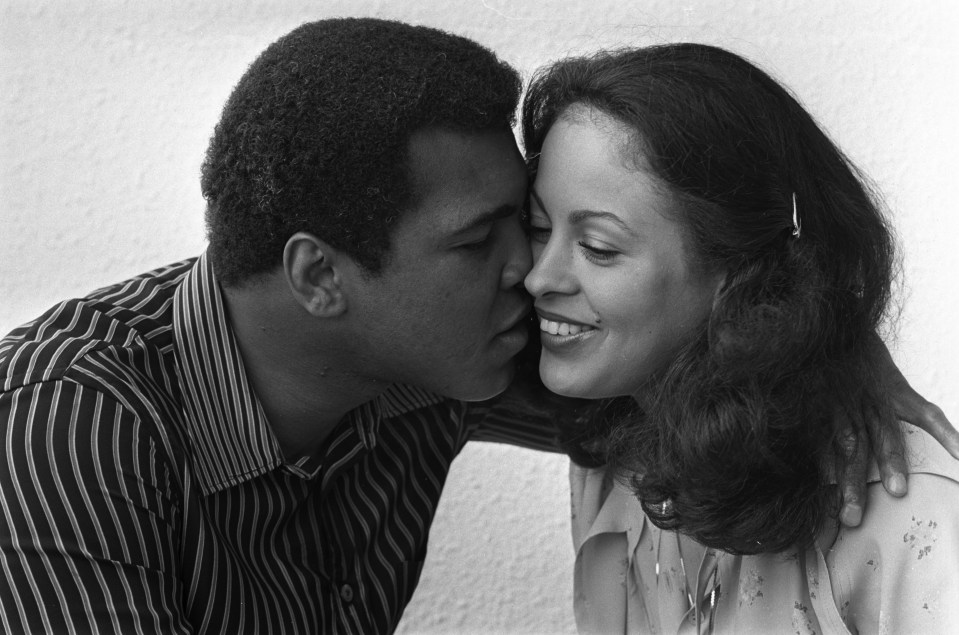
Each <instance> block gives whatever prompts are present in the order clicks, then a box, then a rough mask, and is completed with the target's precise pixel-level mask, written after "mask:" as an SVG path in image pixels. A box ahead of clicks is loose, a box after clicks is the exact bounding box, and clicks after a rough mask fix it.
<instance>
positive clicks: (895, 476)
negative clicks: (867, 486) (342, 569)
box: [876, 434, 909, 496]
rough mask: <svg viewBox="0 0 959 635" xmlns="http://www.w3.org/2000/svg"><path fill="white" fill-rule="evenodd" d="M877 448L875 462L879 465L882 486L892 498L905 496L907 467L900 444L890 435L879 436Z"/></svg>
mask: <svg viewBox="0 0 959 635" xmlns="http://www.w3.org/2000/svg"><path fill="white" fill-rule="evenodd" d="M878 446H879V449H878V452H877V453H876V461H877V462H878V463H879V477H880V478H881V479H882V486H883V487H885V488H886V491H887V492H889V493H890V494H892V495H893V496H905V495H906V490H907V486H906V479H907V478H908V475H909V465H908V464H907V463H906V455H905V453H904V451H903V447H902V444H901V443H899V442H898V439H897V438H896V437H895V436H893V435H891V434H881V435H880V437H879V444H878Z"/></svg>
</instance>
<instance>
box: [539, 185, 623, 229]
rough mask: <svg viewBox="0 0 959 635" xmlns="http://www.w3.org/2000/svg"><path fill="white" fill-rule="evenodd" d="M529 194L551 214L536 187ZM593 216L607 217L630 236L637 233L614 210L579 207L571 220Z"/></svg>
mask: <svg viewBox="0 0 959 635" xmlns="http://www.w3.org/2000/svg"><path fill="white" fill-rule="evenodd" d="M529 195H530V196H531V197H532V198H533V199H534V200H535V201H536V204H537V205H539V208H540V209H541V210H543V213H544V214H546V216H549V210H548V209H546V206H545V205H543V199H541V198H540V197H539V193H538V192H537V191H536V188H533V187H531V188H529ZM591 218H602V219H606V220H608V221H611V222H613V223H614V224H616V225H617V226H619V227H620V228H621V229H622V230H623V231H624V232H626V233H627V234H629V235H630V236H636V235H637V234H636V232H635V231H633V229H632V228H631V227H630V226H629V225H627V224H626V223H624V222H623V219H621V218H620V217H619V216H617V215H616V214H614V213H612V212H603V211H598V210H592V209H578V210H575V211H572V212H570V213H569V222H570V224H571V225H577V224H579V223H583V222H586V221H587V220H589V219H591Z"/></svg>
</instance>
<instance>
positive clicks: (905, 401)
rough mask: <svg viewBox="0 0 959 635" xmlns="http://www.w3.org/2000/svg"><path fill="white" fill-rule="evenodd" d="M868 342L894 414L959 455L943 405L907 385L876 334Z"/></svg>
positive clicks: (956, 435) (957, 441) (957, 439)
mask: <svg viewBox="0 0 959 635" xmlns="http://www.w3.org/2000/svg"><path fill="white" fill-rule="evenodd" d="M869 346H870V348H871V349H872V353H873V355H875V359H876V361H877V364H878V365H879V366H880V367H882V368H883V369H884V372H885V373H886V381H888V385H889V388H890V393H891V397H892V405H893V407H894V408H895V410H896V415H897V416H898V417H899V418H900V419H902V420H903V421H906V422H908V423H911V424H912V425H914V426H916V427H917V428H921V429H922V430H925V431H926V432H928V433H929V434H930V435H931V436H932V437H933V438H934V439H935V440H936V441H938V442H939V443H940V445H942V447H944V448H946V450H947V451H948V452H949V454H951V455H952V456H953V457H954V458H956V459H959V431H957V430H956V429H955V427H953V425H952V424H951V423H949V420H948V419H947V418H946V415H945V413H944V412H943V411H942V408H940V407H939V406H937V405H935V404H934V403H931V402H929V401H927V400H926V398H925V397H923V396H922V395H920V394H919V393H918V392H916V391H915V389H913V387H912V386H911V385H909V382H908V381H907V380H906V378H905V377H904V376H903V374H902V372H901V371H900V370H899V367H898V366H896V363H895V362H894V361H893V359H892V355H891V354H890V353H889V347H887V346H886V344H885V343H884V342H883V341H882V340H881V339H880V338H879V337H878V336H875V335H874V336H873V337H872V339H871V341H870V343H869ZM884 483H885V481H884Z"/></svg>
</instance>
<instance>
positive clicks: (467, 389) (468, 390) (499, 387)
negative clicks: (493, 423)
mask: <svg viewBox="0 0 959 635" xmlns="http://www.w3.org/2000/svg"><path fill="white" fill-rule="evenodd" d="M515 375H516V369H515V368H514V367H513V364H512V363H510V364H508V365H507V366H506V367H504V368H503V369H501V370H499V371H498V372H496V373H492V374H487V375H484V376H483V377H482V379H481V380H479V381H477V380H475V379H474V380H473V381H470V380H468V379H465V380H463V381H462V382H460V383H459V384H458V385H457V386H451V387H450V388H449V389H448V390H446V391H443V395H444V396H445V397H449V398H451V399H456V400H459V401H486V400H488V399H492V398H494V397H497V396H499V395H501V394H502V393H503V392H504V391H505V390H506V389H507V388H509V385H510V383H511V382H512V381H513V377H514V376H515Z"/></svg>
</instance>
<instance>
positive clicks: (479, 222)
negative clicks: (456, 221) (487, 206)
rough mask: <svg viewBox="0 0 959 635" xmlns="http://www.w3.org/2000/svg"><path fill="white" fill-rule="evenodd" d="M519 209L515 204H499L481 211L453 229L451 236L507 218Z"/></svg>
mask: <svg viewBox="0 0 959 635" xmlns="http://www.w3.org/2000/svg"><path fill="white" fill-rule="evenodd" d="M518 211H519V207H517V206H516V205H500V206H499V207H497V208H496V209H492V210H489V211H488V212H483V213H481V214H477V215H476V216H474V217H473V218H471V219H469V221H467V222H466V224H464V225H463V226H462V227H458V228H456V229H455V230H454V231H453V234H452V235H453V236H454V237H455V236H459V235H460V234H465V233H467V232H469V231H470V230H473V229H476V228H477V227H482V226H483V225H490V224H492V223H494V222H496V221H498V220H500V219H501V218H509V217H510V216H512V215H513V214H516V213H517V212H518Z"/></svg>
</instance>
